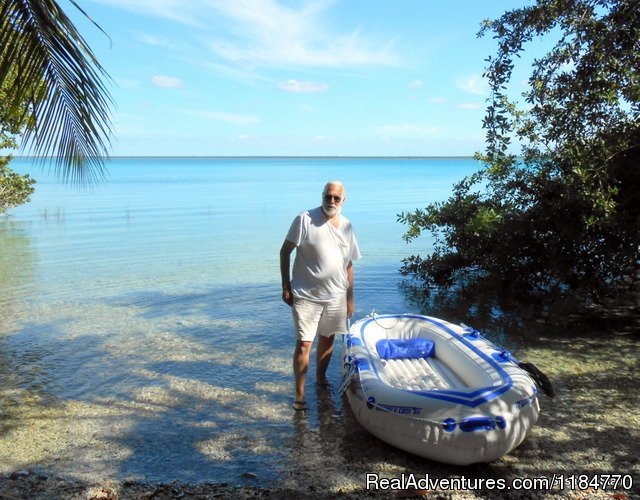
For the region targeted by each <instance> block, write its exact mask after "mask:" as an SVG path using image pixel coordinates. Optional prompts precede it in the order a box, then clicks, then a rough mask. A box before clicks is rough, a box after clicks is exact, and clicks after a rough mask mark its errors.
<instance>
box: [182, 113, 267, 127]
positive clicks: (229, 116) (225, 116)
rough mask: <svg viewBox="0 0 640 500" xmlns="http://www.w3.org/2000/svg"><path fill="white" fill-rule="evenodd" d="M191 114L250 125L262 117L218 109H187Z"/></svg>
mask: <svg viewBox="0 0 640 500" xmlns="http://www.w3.org/2000/svg"><path fill="white" fill-rule="evenodd" d="M186 113H187V114H189V115H191V116H199V117H201V118H206V119H209V120H214V121H218V122H225V123H233V124H235V125H249V124H252V123H258V122H259V121H260V118H258V117H257V116H254V115H243V114H236V113H221V112H217V111H186Z"/></svg>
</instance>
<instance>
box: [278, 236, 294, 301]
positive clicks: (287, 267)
mask: <svg viewBox="0 0 640 500" xmlns="http://www.w3.org/2000/svg"><path fill="white" fill-rule="evenodd" d="M295 247H296V245H295V244H294V243H293V242H292V241H289V240H284V243H283V244H282V247H280V276H281V279H282V300H283V301H284V302H285V303H286V304H288V305H290V306H292V305H293V293H292V292H291V278H290V274H289V273H290V271H291V252H293V249H294V248H295Z"/></svg>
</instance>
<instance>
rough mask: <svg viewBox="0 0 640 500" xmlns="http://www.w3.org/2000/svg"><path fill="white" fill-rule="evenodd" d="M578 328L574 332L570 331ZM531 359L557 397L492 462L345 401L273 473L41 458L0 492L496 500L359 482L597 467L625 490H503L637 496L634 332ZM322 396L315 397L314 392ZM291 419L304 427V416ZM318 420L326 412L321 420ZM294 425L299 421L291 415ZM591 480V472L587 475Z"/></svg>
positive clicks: (557, 347)
mask: <svg viewBox="0 0 640 500" xmlns="http://www.w3.org/2000/svg"><path fill="white" fill-rule="evenodd" d="M576 333H578V334H579V333H580V332H576ZM517 354H518V357H519V358H520V359H522V360H529V361H533V360H535V362H536V365H537V366H538V367H539V368H541V369H542V370H543V371H544V372H545V373H547V374H548V375H549V377H550V378H551V379H552V380H553V382H554V385H555V388H556V392H557V397H556V398H555V399H553V400H550V399H548V398H546V397H545V396H541V407H542V410H541V414H540V420H539V422H538V424H537V426H536V427H535V429H534V431H533V433H532V435H531V436H530V437H529V438H528V439H527V440H526V441H525V442H524V443H523V444H522V445H521V446H520V447H518V448H517V449H516V450H514V451H513V452H512V453H511V454H509V455H507V456H505V457H503V458H502V459H500V460H498V461H496V462H494V463H491V464H476V465H473V466H468V467H456V466H450V465H444V464H439V463H435V462H430V461H427V460H424V459H419V458H417V457H413V456H411V455H408V454H406V453H404V452H401V451H399V450H396V449H394V448H392V447H390V446H388V445H386V444H384V443H382V442H380V441H378V440H377V439H375V438H373V437H372V436H370V435H369V434H368V433H367V432H366V431H364V430H363V429H362V428H361V427H359V425H358V424H357V423H356V422H355V420H353V417H352V416H350V412H349V410H348V408H343V409H342V412H343V414H342V415H343V416H342V417H340V418H337V417H336V414H335V413H331V412H328V414H327V415H326V417H323V416H322V415H323V414H322V408H320V410H319V413H318V415H319V418H320V429H319V430H318V431H317V432H316V431H314V432H310V431H309V432H305V433H302V434H301V438H300V439H301V440H303V441H304V442H303V443H302V445H301V446H300V447H299V448H291V449H288V453H289V457H288V459H287V460H286V463H284V464H283V465H282V469H281V471H282V473H281V475H280V478H279V479H278V480H277V481H275V482H273V481H271V482H269V483H264V484H263V482H262V481H261V479H260V478H259V477H258V476H256V475H253V474H251V473H250V472H247V473H246V476H245V478H244V479H245V484H244V485H242V486H234V485H229V484H224V483H222V484H198V483H197V482H194V483H189V484H184V483H178V482H175V483H169V484H146V483H141V482H131V481H123V482H117V481H113V480H106V481H105V482H104V483H101V482H87V481H82V480H74V479H72V478H69V477H59V476H57V475H56V473H55V472H52V471H51V470H50V469H49V468H48V467H47V465H46V464H44V465H42V464H40V465H37V466H25V467H24V468H23V469H21V470H16V471H14V472H12V473H7V474H4V475H2V476H1V477H0V498H3V499H4V498H8V499H14V498H30V499H32V498H33V499H45V498H47V499H48V498H83V499H88V498H96V499H97V498H103V499H115V498H121V499H125V498H158V499H165V498H181V497H183V498H227V497H232V498H336V497H345V498H361V497H363V496H369V497H389V498H398V497H419V496H427V497H429V498H455V499H474V498H503V497H504V496H505V492H504V491H496V490H489V489H486V488H485V489H481V490H456V491H449V490H445V489H439V490H437V491H416V490H412V489H408V490H400V491H398V490H395V491H386V492H383V491H375V490H367V489H366V480H365V478H366V474H367V473H376V474H378V475H379V476H380V477H385V478H401V477H402V476H403V475H404V476H405V477H406V476H407V475H414V477H415V478H417V479H419V478H423V477H425V474H428V475H429V477H431V478H466V479H468V480H474V479H482V480H486V479H493V480H498V479H503V480H504V481H505V482H506V484H511V481H512V480H513V479H514V478H537V477H541V476H544V477H547V478H551V477H552V476H553V475H554V474H556V475H557V474H562V475H563V476H564V477H565V478H567V480H570V479H569V478H571V477H573V476H584V477H586V478H589V480H590V481H592V483H591V484H592V485H593V484H595V482H594V481H600V480H601V479H602V478H603V475H611V474H617V475H623V476H626V481H627V484H628V482H629V480H631V481H632V482H633V485H632V487H631V489H625V488H624V487H622V485H621V484H618V487H617V488H612V487H611V485H606V487H603V485H600V487H599V488H595V487H594V486H588V487H587V488H575V489H571V488H570V487H565V489H564V490H559V489H557V488H556V489H552V490H537V491H513V490H511V491H509V493H508V496H509V497H510V498H514V497H516V498H542V499H544V498H553V499H556V498H566V499H581V498H585V497H588V498H614V499H617V500H623V499H626V498H640V430H639V429H640V412H639V411H638V410H639V409H640V377H639V376H638V369H639V366H638V359H640V342H639V339H638V336H637V333H636V332H635V330H633V329H631V330H627V331H623V332H618V334H614V335H607V336H606V337H602V338H601V337H599V336H596V335H589V336H588V337H581V336H575V337H563V338H558V337H555V336H554V337H544V336H542V337H540V338H538V339H535V340H534V339H533V338H531V340H528V341H526V346H525V347H524V348H523V349H521V350H519V351H518V353H517ZM318 404H319V405H320V406H321V404H322V395H321V394H320V395H318ZM292 418H294V419H296V418H298V419H299V420H300V421H299V422H298V423H299V425H301V426H304V425H305V422H304V418H306V417H297V416H295V415H294V416H293V417H292ZM323 418H324V419H325V420H324V421H323ZM294 425H297V424H296V423H295V422H294ZM593 478H595V479H593Z"/></svg>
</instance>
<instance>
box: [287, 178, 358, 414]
mask: <svg viewBox="0 0 640 500" xmlns="http://www.w3.org/2000/svg"><path fill="white" fill-rule="evenodd" d="M345 194H346V193H345V189H344V186H343V185H342V183H341V182H339V181H331V182H329V183H327V185H326V186H325V187H324V191H323V192H322V205H321V206H320V207H318V208H314V209H312V210H307V211H305V212H302V213H301V214H300V215H298V216H297V217H296V218H295V220H294V221H293V223H292V224H291V228H290V229H289V232H288V234H287V237H286V239H285V240H284V243H283V244H282V248H281V249H280V273H281V275H282V300H284V302H286V303H287V304H289V305H290V306H291V307H292V313H293V323H294V325H295V330H296V336H297V342H296V348H295V351H294V353H293V374H294V377H295V398H294V400H293V407H294V409H296V410H306V409H308V405H307V403H306V401H305V400H304V386H305V382H306V379H307V370H308V369H309V353H310V352H311V345H312V344H313V340H314V338H315V337H316V334H318V335H319V339H318V345H317V349H316V379H317V382H318V384H319V385H324V386H327V385H328V382H327V378H326V376H327V368H328V367H329V361H330V360H331V353H332V352H333V339H334V336H335V334H336V333H337V332H344V331H345V329H346V326H345V324H346V321H347V316H349V317H351V316H352V315H353V310H354V303H353V265H352V261H354V260H356V259H359V258H360V250H359V248H358V243H357V241H356V237H355V234H354V232H353V229H352V227H351V223H350V222H349V220H348V219H347V218H345V217H344V216H342V215H341V213H340V212H341V211H342V206H343V205H344V202H345ZM294 248H295V249H296V258H295V261H294V263H293V279H290V277H289V271H290V256H291V252H292V251H293V249H294Z"/></svg>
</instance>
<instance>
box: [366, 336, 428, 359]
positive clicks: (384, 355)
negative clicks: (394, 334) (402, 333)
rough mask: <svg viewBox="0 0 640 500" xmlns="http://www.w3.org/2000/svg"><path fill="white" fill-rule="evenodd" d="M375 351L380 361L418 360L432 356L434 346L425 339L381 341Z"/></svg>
mask: <svg viewBox="0 0 640 500" xmlns="http://www.w3.org/2000/svg"><path fill="white" fill-rule="evenodd" d="M376 350H377V351H378V356H380V358H381V359H419V358H428V357H429V356H434V355H435V350H436V346H435V345H434V343H433V342H432V341H430V340H427V339H382V340H378V342H376Z"/></svg>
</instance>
